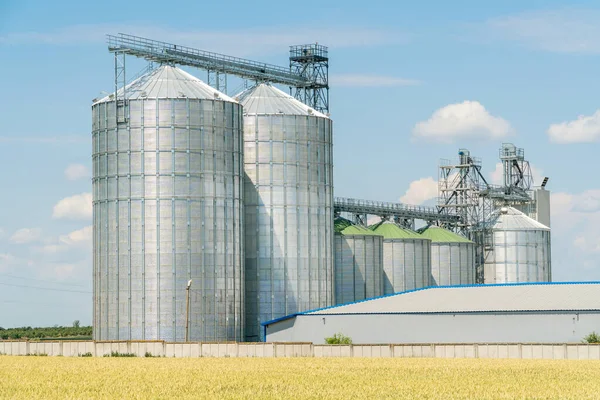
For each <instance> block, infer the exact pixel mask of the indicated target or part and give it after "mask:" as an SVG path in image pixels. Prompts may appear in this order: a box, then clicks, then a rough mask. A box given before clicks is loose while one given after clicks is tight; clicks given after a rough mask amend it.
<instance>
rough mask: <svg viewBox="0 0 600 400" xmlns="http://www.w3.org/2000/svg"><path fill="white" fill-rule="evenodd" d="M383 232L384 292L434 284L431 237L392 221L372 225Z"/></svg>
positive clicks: (379, 232)
mask: <svg viewBox="0 0 600 400" xmlns="http://www.w3.org/2000/svg"><path fill="white" fill-rule="evenodd" d="M370 228H371V230H372V231H373V232H375V233H377V234H379V235H381V236H383V273H384V279H383V294H392V293H398V292H404V291H406V290H413V289H418V288H422V287H427V286H429V285H430V284H431V261H430V248H431V241H430V240H429V239H426V238H424V237H423V236H421V235H419V234H418V233H416V232H413V231H411V230H409V229H406V228H402V227H400V226H398V225H397V224H395V223H393V222H390V221H382V222H380V223H378V224H375V225H373V226H371V227H370Z"/></svg>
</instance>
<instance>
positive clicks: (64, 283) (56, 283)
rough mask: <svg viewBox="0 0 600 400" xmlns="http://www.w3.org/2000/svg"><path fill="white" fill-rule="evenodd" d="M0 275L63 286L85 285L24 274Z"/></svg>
mask: <svg viewBox="0 0 600 400" xmlns="http://www.w3.org/2000/svg"><path fill="white" fill-rule="evenodd" d="M0 276H4V277H7V278H13V279H23V280H27V281H36V282H44V283H51V284H53V285H64V286H75V287H84V286H85V285H81V284H77V283H66V282H57V281H50V280H47V279H35V278H28V277H25V276H16V275H10V274H0Z"/></svg>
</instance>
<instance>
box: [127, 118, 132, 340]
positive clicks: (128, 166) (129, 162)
mask: <svg viewBox="0 0 600 400" xmlns="http://www.w3.org/2000/svg"><path fill="white" fill-rule="evenodd" d="M127 188H128V193H129V196H128V199H127V340H131V108H130V107H128V108H127Z"/></svg>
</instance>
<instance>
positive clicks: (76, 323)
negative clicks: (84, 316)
mask: <svg viewBox="0 0 600 400" xmlns="http://www.w3.org/2000/svg"><path fill="white" fill-rule="evenodd" d="M73 328H79V320H78V319H76V320H75V321H73Z"/></svg>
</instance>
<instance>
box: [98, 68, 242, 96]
mask: <svg viewBox="0 0 600 400" xmlns="http://www.w3.org/2000/svg"><path fill="white" fill-rule="evenodd" d="M125 92H126V94H127V99H128V100H139V99H176V98H183V99H185V98H188V99H195V100H223V101H230V102H236V101H235V100H234V99H232V98H231V97H229V96H227V95H226V94H224V93H221V92H219V91H218V90H216V89H214V88H212V87H211V86H209V85H207V84H206V83H204V82H202V81H201V80H200V79H198V78H196V77H195V76H193V75H191V74H189V73H187V72H185V71H184V70H182V69H180V68H177V67H173V66H170V65H161V66H160V67H158V68H156V69H154V70H152V71H150V72H148V73H147V74H144V75H142V76H141V77H139V78H138V79H136V80H134V81H133V82H131V83H130V84H129V85H127V86H126V87H125ZM117 94H118V95H121V96H122V95H123V88H121V89H119V90H118V92H117ZM112 100H113V98H112V95H108V96H106V97H104V98H102V99H100V100H98V101H96V102H94V104H96V103H102V102H107V101H112Z"/></svg>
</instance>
